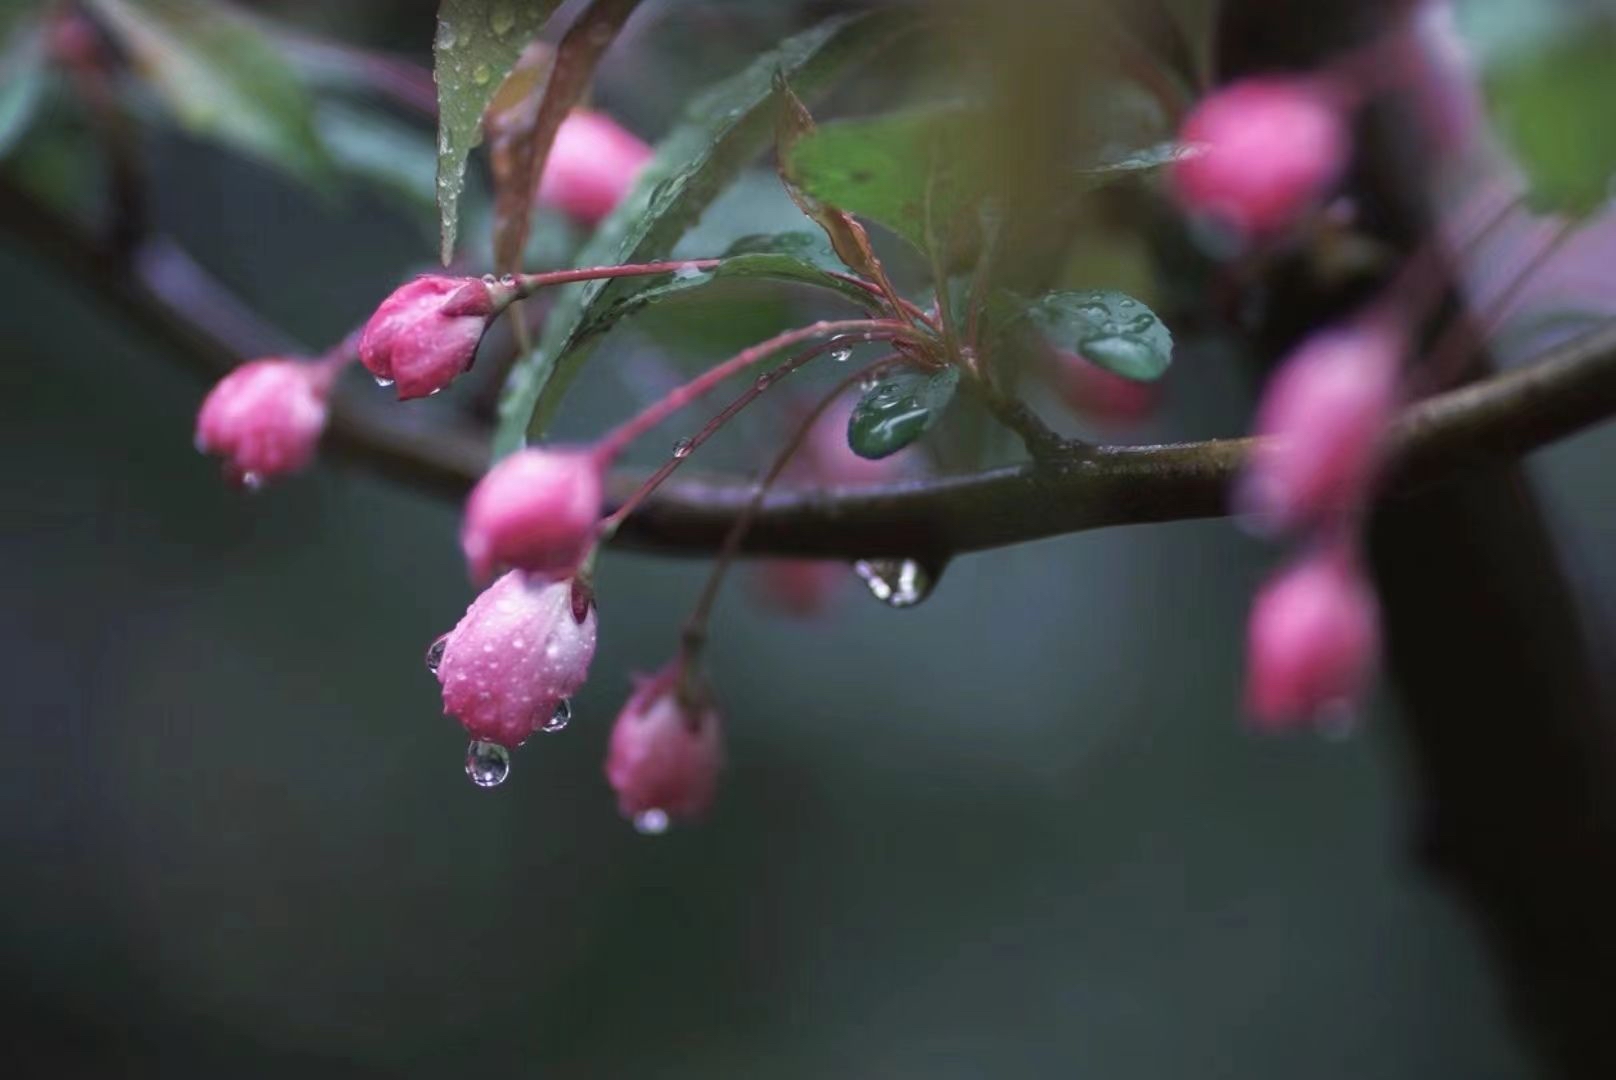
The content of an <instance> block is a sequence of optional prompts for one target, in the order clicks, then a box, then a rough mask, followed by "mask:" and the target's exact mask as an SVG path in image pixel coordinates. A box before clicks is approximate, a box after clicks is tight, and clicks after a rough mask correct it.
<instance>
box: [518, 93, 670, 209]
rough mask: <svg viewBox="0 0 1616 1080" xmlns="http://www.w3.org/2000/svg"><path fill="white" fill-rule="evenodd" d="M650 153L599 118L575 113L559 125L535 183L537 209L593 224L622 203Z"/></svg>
mask: <svg viewBox="0 0 1616 1080" xmlns="http://www.w3.org/2000/svg"><path fill="white" fill-rule="evenodd" d="M651 157H652V150H651V148H650V147H649V146H647V145H646V144H645V143H644V142H642V141H641V140H640V139H639V138H638V137H637V136H635V135H634V134H632V133H631V132H628V131H625V130H624V129H623V128H622V127H620V126H618V124H617V122H616V121H615V120H613V119H612V118H611V117H609V116H607V115H606V114H605V113H599V112H590V111H588V110H586V109H579V110H576V111H574V112H573V113H571V114H570V115H569V116H568V117H567V118H566V119H565V120H563V121H562V122H561V127H560V129H559V130H558V131H557V132H556V137H555V145H554V146H552V147H551V148H550V157H549V159H548V160H547V161H545V163H544V175H543V176H542V177H540V178H539V204H540V205H541V206H550V207H554V208H555V209H557V210H560V211H561V212H562V213H564V214H566V215H567V216H568V217H571V218H574V219H576V220H578V221H581V222H583V223H584V224H586V225H596V224H598V223H599V222H600V220H601V219H602V218H604V217H605V216H606V215H607V214H610V213H611V212H612V210H613V209H614V208H615V207H616V206H617V204H618V203H620V202H622V201H623V197H624V196H626V195H627V194H628V193H629V192H630V191H631V190H632V189H633V187H634V182H635V181H636V180H638V179H639V176H640V172H641V170H643V169H644V168H645V166H646V164H647V163H648V162H650V160H651Z"/></svg>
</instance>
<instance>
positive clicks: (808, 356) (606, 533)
mask: <svg viewBox="0 0 1616 1080" xmlns="http://www.w3.org/2000/svg"><path fill="white" fill-rule="evenodd" d="M859 340H861V341H870V340H873V339H872V338H869V337H865V336H862V335H861V336H860V339H859ZM848 344H850V343H849V342H847V340H846V339H845V338H841V337H834V338H831V339H830V340H829V341H823V342H820V343H819V344H818V345H815V346H814V347H813V348H811V349H805V350H804V351H802V352H800V353H798V354H797V355H796V356H793V357H792V358H791V359H789V360H787V361H786V362H785V363H783V364H781V365H780V366H779V367H777V368H774V369H773V370H771V371H768V372H765V373H764V374H762V375H759V376H758V377H757V380H756V381H755V382H753V383H752V385H751V386H749V387H747V388H746V389H745V390H744V391H742V393H741V394H740V396H739V397H737V398H736V399H735V400H734V401H731V402H730V403H729V404H728V405H726V406H724V407H723V408H722V409H721V410H719V412H718V415H717V416H714V417H713V418H712V419H711V420H709V421H707V423H706V424H704V425H703V426H702V429H701V430H700V431H698V432H696V434H694V435H692V436H691V437H690V438H688V439H685V440H684V441H682V442H681V443H680V444H679V447H678V449H677V450H676V451H675V452H674V455H673V456H672V457H670V458H669V459H668V460H667V461H665V462H663V463H662V465H661V466H660V467H658V469H657V470H656V472H654V473H652V474H651V475H650V476H649V477H647V478H646V481H645V483H643V484H641V485H640V488H639V490H638V491H636V492H635V493H634V494H633V495H631V496H629V498H628V499H626V500H625V501H624V502H623V505H622V506H619V507H618V508H617V509H616V510H614V511H613V512H612V513H611V514H610V515H608V516H607V517H606V518H605V519H604V520H602V521H601V523H600V535H601V539H602V540H609V539H611V537H612V535H613V534H614V533H616V532H617V529H618V526H620V525H622V523H623V522H624V520H625V519H627V518H628V516H629V515H630V514H632V513H634V510H635V508H637V507H638V506H639V505H640V504H641V503H643V502H644V501H645V500H646V499H648V498H649V497H650V496H651V494H652V493H653V492H654V491H656V489H657V488H658V487H659V486H660V485H661V484H662V481H664V480H666V479H667V478H668V477H669V476H672V475H673V471H674V470H675V469H677V468H678V467H679V466H680V465H681V464H683V463H684V460H685V459H686V458H688V457H689V456H690V455H691V454H692V453H694V452H695V451H696V449H697V448H699V447H700V446H701V445H702V444H703V443H705V442H706V441H707V440H708V439H710V438H712V437H713V435H714V434H716V433H717V432H718V429H719V428H721V427H723V426H724V425H725V424H727V423H729V422H730V421H731V420H732V419H734V418H735V416H736V415H738V414H739V413H740V411H741V410H742V409H744V408H746V407H747V406H748V405H750V404H752V402H754V401H756V400H757V399H758V398H759V397H761V396H762V395H763V392H764V391H765V390H767V389H768V388H769V387H771V386H773V385H774V384H775V383H777V382H779V381H780V380H781V379H783V378H785V377H786V376H787V375H790V374H791V373H792V372H793V371H796V370H797V369H798V368H800V367H802V366H803V365H804V364H806V363H808V361H810V360H812V359H814V358H815V357H818V356H823V355H824V354H825V353H827V352H830V351H832V350H834V349H837V348H843V347H846V346H847V345H848Z"/></svg>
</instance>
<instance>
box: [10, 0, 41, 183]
mask: <svg viewBox="0 0 1616 1080" xmlns="http://www.w3.org/2000/svg"><path fill="white" fill-rule="evenodd" d="M39 38H40V33H39V30H38V29H37V28H36V27H35V26H33V25H32V24H27V25H24V26H22V27H21V28H20V29H17V30H16V31H15V32H13V33H11V34H10V35H9V37H7V36H5V35H4V33H3V28H0V158H3V157H5V156H6V154H7V152H8V151H10V150H11V148H12V147H13V146H15V145H17V141H18V140H19V139H21V138H22V137H23V135H24V134H25V133H26V132H27V131H28V125H29V124H31V123H32V122H33V119H34V116H35V114H36V113H37V112H38V109H39V104H40V102H41V101H42V100H43V99H44V96H45V82H46V76H47V71H46V68H45V50H44V47H43V45H42V43H41V42H40V40H39Z"/></svg>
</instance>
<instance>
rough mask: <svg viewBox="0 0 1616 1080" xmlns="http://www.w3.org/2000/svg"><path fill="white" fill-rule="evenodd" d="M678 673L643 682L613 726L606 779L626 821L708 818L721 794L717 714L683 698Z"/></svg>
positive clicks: (673, 669) (667, 672)
mask: <svg viewBox="0 0 1616 1080" xmlns="http://www.w3.org/2000/svg"><path fill="white" fill-rule="evenodd" d="M678 689H679V669H678V668H677V667H669V668H665V669H664V670H663V671H662V672H660V673H659V674H657V675H656V676H654V677H653V678H651V679H649V680H646V681H645V682H643V683H642V684H641V685H640V686H639V687H638V688H637V689H636V690H635V691H634V693H633V695H632V696H630V698H629V699H628V704H626V705H625V706H623V711H622V712H621V713H619V714H618V717H617V722H616V724H615V725H614V726H613V727H612V739H611V746H610V749H609V750H608V752H607V756H606V779H607V781H608V782H609V783H610V784H611V785H612V790H613V791H615V792H617V808H618V810H619V811H620V812H621V813H622V814H623V816H624V817H627V818H633V819H635V820H637V821H638V820H640V819H642V818H643V817H645V816H646V815H648V814H658V815H659V817H660V819H661V820H664V821H666V820H676V821H677V820H689V819H691V818H696V817H700V816H701V815H703V814H705V813H706V812H707V810H708V808H709V807H711V806H712V803H713V797H714V795H715V794H716V793H717V791H718V773H719V770H720V769H721V768H722V767H723V757H724V753H723V733H722V731H721V725H720V723H719V719H718V712H717V710H715V709H713V708H712V707H711V706H710V705H707V704H705V703H704V704H700V705H694V704H687V703H685V702H682V701H681V700H680V699H679V692H678Z"/></svg>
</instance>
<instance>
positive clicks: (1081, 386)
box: [1049, 351, 1162, 429]
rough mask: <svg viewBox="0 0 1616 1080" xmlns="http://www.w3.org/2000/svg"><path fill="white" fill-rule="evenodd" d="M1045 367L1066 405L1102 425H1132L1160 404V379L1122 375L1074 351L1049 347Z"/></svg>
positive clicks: (1105, 426)
mask: <svg viewBox="0 0 1616 1080" xmlns="http://www.w3.org/2000/svg"><path fill="white" fill-rule="evenodd" d="M1049 368H1050V381H1051V382H1052V383H1053V385H1054V387H1055V392H1056V393H1057V394H1059V395H1060V398H1061V400H1062V401H1063V402H1065V403H1066V406H1067V407H1068V408H1069V409H1071V410H1072V412H1074V413H1076V414H1077V415H1078V416H1080V417H1082V418H1084V419H1085V420H1089V421H1091V422H1093V423H1094V424H1096V425H1098V426H1100V427H1102V428H1106V429H1126V428H1130V427H1133V426H1135V425H1137V424H1139V423H1142V422H1143V421H1144V420H1146V419H1148V418H1149V417H1150V415H1151V414H1152V413H1154V412H1155V411H1156V409H1157V407H1158V406H1159V405H1160V404H1161V397H1162V393H1161V383H1160V382H1140V381H1138V380H1136V379H1128V378H1124V377H1123V376H1121V375H1118V374H1117V373H1116V372H1113V371H1107V370H1106V369H1105V368H1103V367H1100V366H1099V365H1098V364H1095V363H1092V362H1090V361H1089V360H1087V359H1085V358H1084V357H1083V356H1081V355H1079V354H1078V353H1075V352H1064V351H1052V352H1051V353H1050V361H1049Z"/></svg>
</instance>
